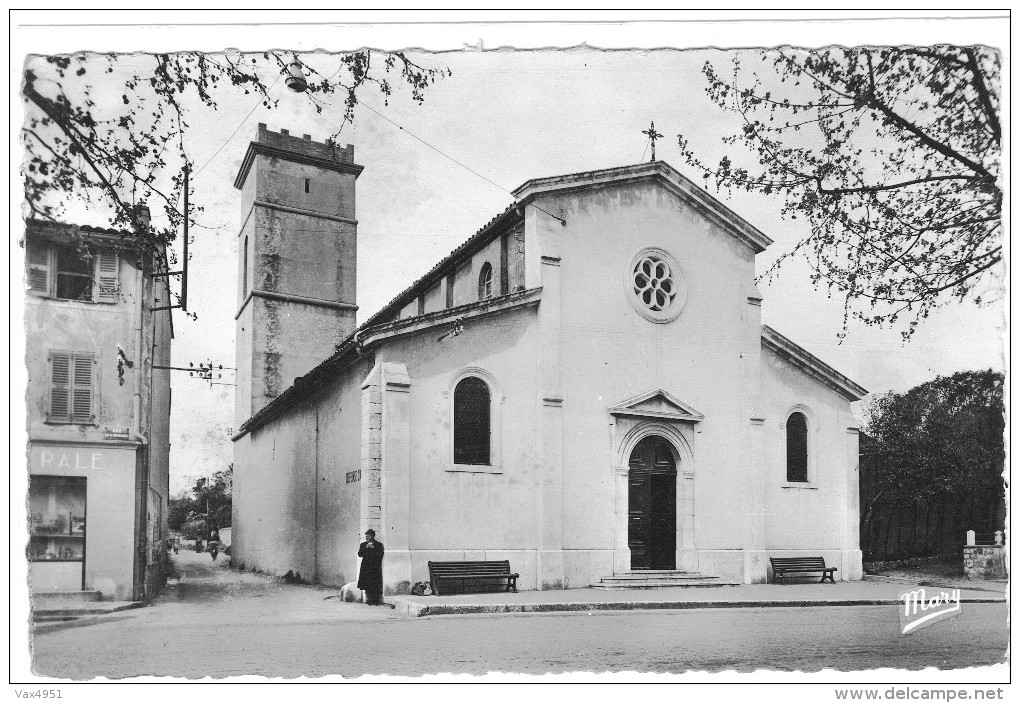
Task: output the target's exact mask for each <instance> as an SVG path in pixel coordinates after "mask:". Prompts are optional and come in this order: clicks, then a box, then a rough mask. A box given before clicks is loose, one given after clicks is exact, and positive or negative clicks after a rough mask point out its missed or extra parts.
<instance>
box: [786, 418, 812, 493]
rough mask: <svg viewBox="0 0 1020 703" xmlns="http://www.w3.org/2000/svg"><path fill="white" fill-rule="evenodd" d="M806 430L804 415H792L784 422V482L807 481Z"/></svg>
mask: <svg viewBox="0 0 1020 703" xmlns="http://www.w3.org/2000/svg"><path fill="white" fill-rule="evenodd" d="M807 474H808V428H807V418H806V417H804V413H793V414H792V415H790V417H789V418H787V420H786V480H787V481H788V482H790V483H806V482H807V480H808V475H807Z"/></svg>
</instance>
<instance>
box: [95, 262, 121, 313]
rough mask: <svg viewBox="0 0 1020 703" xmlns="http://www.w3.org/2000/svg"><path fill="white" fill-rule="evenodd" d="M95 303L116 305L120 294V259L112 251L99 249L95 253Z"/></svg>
mask: <svg viewBox="0 0 1020 703" xmlns="http://www.w3.org/2000/svg"><path fill="white" fill-rule="evenodd" d="M95 258H96V281H97V282H98V285H97V286H95V289H94V290H95V294H96V299H95V300H96V302H97V303H116V302H117V300H118V298H119V293H120V286H119V283H120V280H119V276H118V266H119V264H120V259H119V257H118V256H117V252H116V251H113V250H112V249H100V250H99V251H97V252H96V257H95Z"/></svg>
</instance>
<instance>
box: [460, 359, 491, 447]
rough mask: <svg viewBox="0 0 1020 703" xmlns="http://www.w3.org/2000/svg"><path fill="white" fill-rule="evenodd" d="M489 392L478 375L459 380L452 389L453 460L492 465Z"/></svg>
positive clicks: (486, 385)
mask: <svg viewBox="0 0 1020 703" xmlns="http://www.w3.org/2000/svg"><path fill="white" fill-rule="evenodd" d="M491 397H492V396H491V393H490V392H489V386H488V384H486V383H485V381H483V380H482V379H480V378H478V377H477V376H467V377H466V378H463V379H461V381H460V382H459V383H458V384H457V387H456V388H455V389H454V392H453V462H454V463H455V464H474V465H484V466H488V465H490V464H491V451H490V450H491V446H492V445H491V439H492V427H491V418H492V411H491Z"/></svg>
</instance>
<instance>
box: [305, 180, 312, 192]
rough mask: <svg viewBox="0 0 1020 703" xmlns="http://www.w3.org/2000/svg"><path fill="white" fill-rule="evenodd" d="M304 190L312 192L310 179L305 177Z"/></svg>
mask: <svg viewBox="0 0 1020 703" xmlns="http://www.w3.org/2000/svg"><path fill="white" fill-rule="evenodd" d="M305 192H306V193H310V192H312V179H311V178H306V179H305Z"/></svg>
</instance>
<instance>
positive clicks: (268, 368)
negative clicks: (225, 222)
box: [234, 124, 364, 427]
mask: <svg viewBox="0 0 1020 703" xmlns="http://www.w3.org/2000/svg"><path fill="white" fill-rule="evenodd" d="M363 168H364V167H363V166H358V165H357V164H355V163H354V146H353V145H350V144H348V145H347V147H346V148H333V147H330V146H329V145H327V144H323V143H319V142H315V141H312V139H311V137H310V136H309V135H307V134H306V135H304V136H303V137H296V136H292V135H290V134H289V133H288V132H287V130H285V129H281V130H280V131H279V132H272V131H270V130H268V129H267V128H266V125H264V124H259V127H258V137H257V139H256V140H255V141H253V142H251V144H249V146H248V152H247V154H245V157H244V161H243V162H242V163H241V169H240V171H239V172H238V174H237V178H236V179H235V180H234V187H235V188H238V189H239V190H240V191H241V194H242V195H241V222H242V225H241V230H240V233H239V234H238V285H237V300H238V305H237V314H236V316H235V319H236V320H237V389H236V395H235V397H236V401H235V404H236V406H235V418H236V427H240V426H241V425H242V424H243V423H244V421H245V420H247V419H248V418H250V417H251V416H252V415H254V414H255V413H256V412H258V411H259V410H261V409H262V408H263V407H264V406H265V405H267V404H268V403H269V402H271V401H272V400H273V399H274V398H276V397H277V396H279V395H280V394H281V393H283V391H285V390H286V389H287V388H289V387H290V386H291V385H292V384H293V383H294V380H295V378H297V377H299V376H303V375H304V374H306V373H308V371H310V370H311V369H312V368H314V367H315V366H317V365H318V364H320V363H321V362H322V361H324V360H325V359H326V358H327V357H329V356H330V355H331V354H332V353H333V352H334V351H335V349H336V345H337V344H338V343H339V342H340V341H342V340H343V339H344V338H345V337H347V336H348V335H350V334H351V332H353V331H354V328H355V318H354V315H355V312H356V311H357V309H358V308H357V305H356V304H355V290H356V288H355V284H356V280H355V269H356V265H357V259H358V256H357V243H358V221H357V220H356V219H355V215H354V186H355V181H356V180H357V178H358V175H359V174H360V173H361V171H362V169H363Z"/></svg>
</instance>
